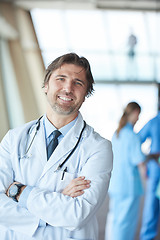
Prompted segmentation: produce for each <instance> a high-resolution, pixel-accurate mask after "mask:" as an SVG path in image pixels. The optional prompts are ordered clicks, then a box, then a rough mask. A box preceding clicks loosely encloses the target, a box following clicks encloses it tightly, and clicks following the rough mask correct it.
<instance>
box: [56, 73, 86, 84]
mask: <svg viewBox="0 0 160 240" xmlns="http://www.w3.org/2000/svg"><path fill="white" fill-rule="evenodd" d="M56 77H64V78H67V76H66V75H63V74H62V75H61V74H60V75H56ZM74 80H76V81H78V82H81V83H82V84H83V85H85V82H84V81H83V80H80V79H79V78H75V79H74Z"/></svg>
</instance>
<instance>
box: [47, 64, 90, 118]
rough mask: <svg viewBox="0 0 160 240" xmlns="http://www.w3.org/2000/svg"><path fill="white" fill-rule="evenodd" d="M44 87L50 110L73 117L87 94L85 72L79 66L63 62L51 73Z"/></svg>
mask: <svg viewBox="0 0 160 240" xmlns="http://www.w3.org/2000/svg"><path fill="white" fill-rule="evenodd" d="M44 89H45V93H46V95H47V100H48V103H49V108H50V110H51V109H52V111H53V112H54V113H55V114H58V115H63V116H64V115H65V116H73V119H74V118H75V117H76V116H77V115H78V110H79V108H80V107H81V105H82V103H83V102H84V100H85V96H86V94H87V79H86V73H85V71H84V69H83V68H82V67H80V66H77V65H74V64H63V65H62V66H61V67H60V68H58V69H56V70H55V71H54V72H53V73H52V75H51V77H50V79H49V81H48V82H47V83H45V88H44ZM50 110H49V111H50Z"/></svg>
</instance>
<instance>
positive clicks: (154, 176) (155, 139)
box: [138, 108, 160, 240]
mask: <svg viewBox="0 0 160 240" xmlns="http://www.w3.org/2000/svg"><path fill="white" fill-rule="evenodd" d="M138 135H139V137H140V139H141V142H142V143H143V142H145V141H146V140H147V139H150V140H151V144H150V154H159V153H160V108H159V112H158V114H157V116H156V117H154V118H153V119H151V120H150V121H149V122H148V123H147V124H146V125H145V126H144V127H143V128H142V129H141V130H140V132H139V133H138ZM159 180H160V167H159V164H158V162H157V161H155V160H154V159H151V160H150V161H148V163H147V179H146V193H145V201H144V209H143V218H142V227H141V238H140V239H141V240H152V239H154V238H155V237H156V236H157V234H158V221H159V216H160V206H159V203H160V200H159V198H158V197H157V196H156V191H157V186H158V183H159Z"/></svg>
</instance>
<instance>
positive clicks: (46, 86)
mask: <svg viewBox="0 0 160 240" xmlns="http://www.w3.org/2000/svg"><path fill="white" fill-rule="evenodd" d="M44 92H45V93H47V92H48V83H45V85H44Z"/></svg>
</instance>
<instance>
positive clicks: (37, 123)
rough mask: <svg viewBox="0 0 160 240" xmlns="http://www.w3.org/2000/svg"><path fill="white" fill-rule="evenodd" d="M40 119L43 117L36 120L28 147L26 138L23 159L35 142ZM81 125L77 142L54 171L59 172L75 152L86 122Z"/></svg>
mask: <svg viewBox="0 0 160 240" xmlns="http://www.w3.org/2000/svg"><path fill="white" fill-rule="evenodd" d="M42 117H43V116H41V117H40V118H39V119H38V120H37V122H36V123H35V124H36V125H37V126H36V130H35V133H34V135H33V137H32V140H31V142H30V144H29V146H28V147H27V145H28V140H29V138H28V137H27V142H26V148H25V154H24V156H23V157H25V156H27V154H28V152H29V150H30V149H31V146H32V145H33V142H34V140H35V137H36V135H37V132H38V131H39V128H40V120H41V118H42ZM83 123H84V125H83V128H82V130H81V132H80V135H79V138H78V140H77V142H76V144H75V146H74V148H73V149H72V151H71V152H70V153H69V154H68V156H67V157H66V158H65V160H64V161H63V162H62V163H60V164H59V165H58V167H57V169H56V171H59V170H60V169H61V168H62V167H63V165H64V164H65V163H66V162H67V160H68V159H69V158H70V156H71V155H72V154H73V153H74V151H75V150H76V148H77V146H78V144H79V142H80V140H81V137H82V134H83V131H84V129H85V127H86V122H85V121H83ZM31 128H32V126H31V127H30V128H29V129H28V131H27V134H28V135H29V133H30V130H31ZM66 170H67V168H66V169H65V170H64V172H65V171H66ZM62 180H63V179H62Z"/></svg>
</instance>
